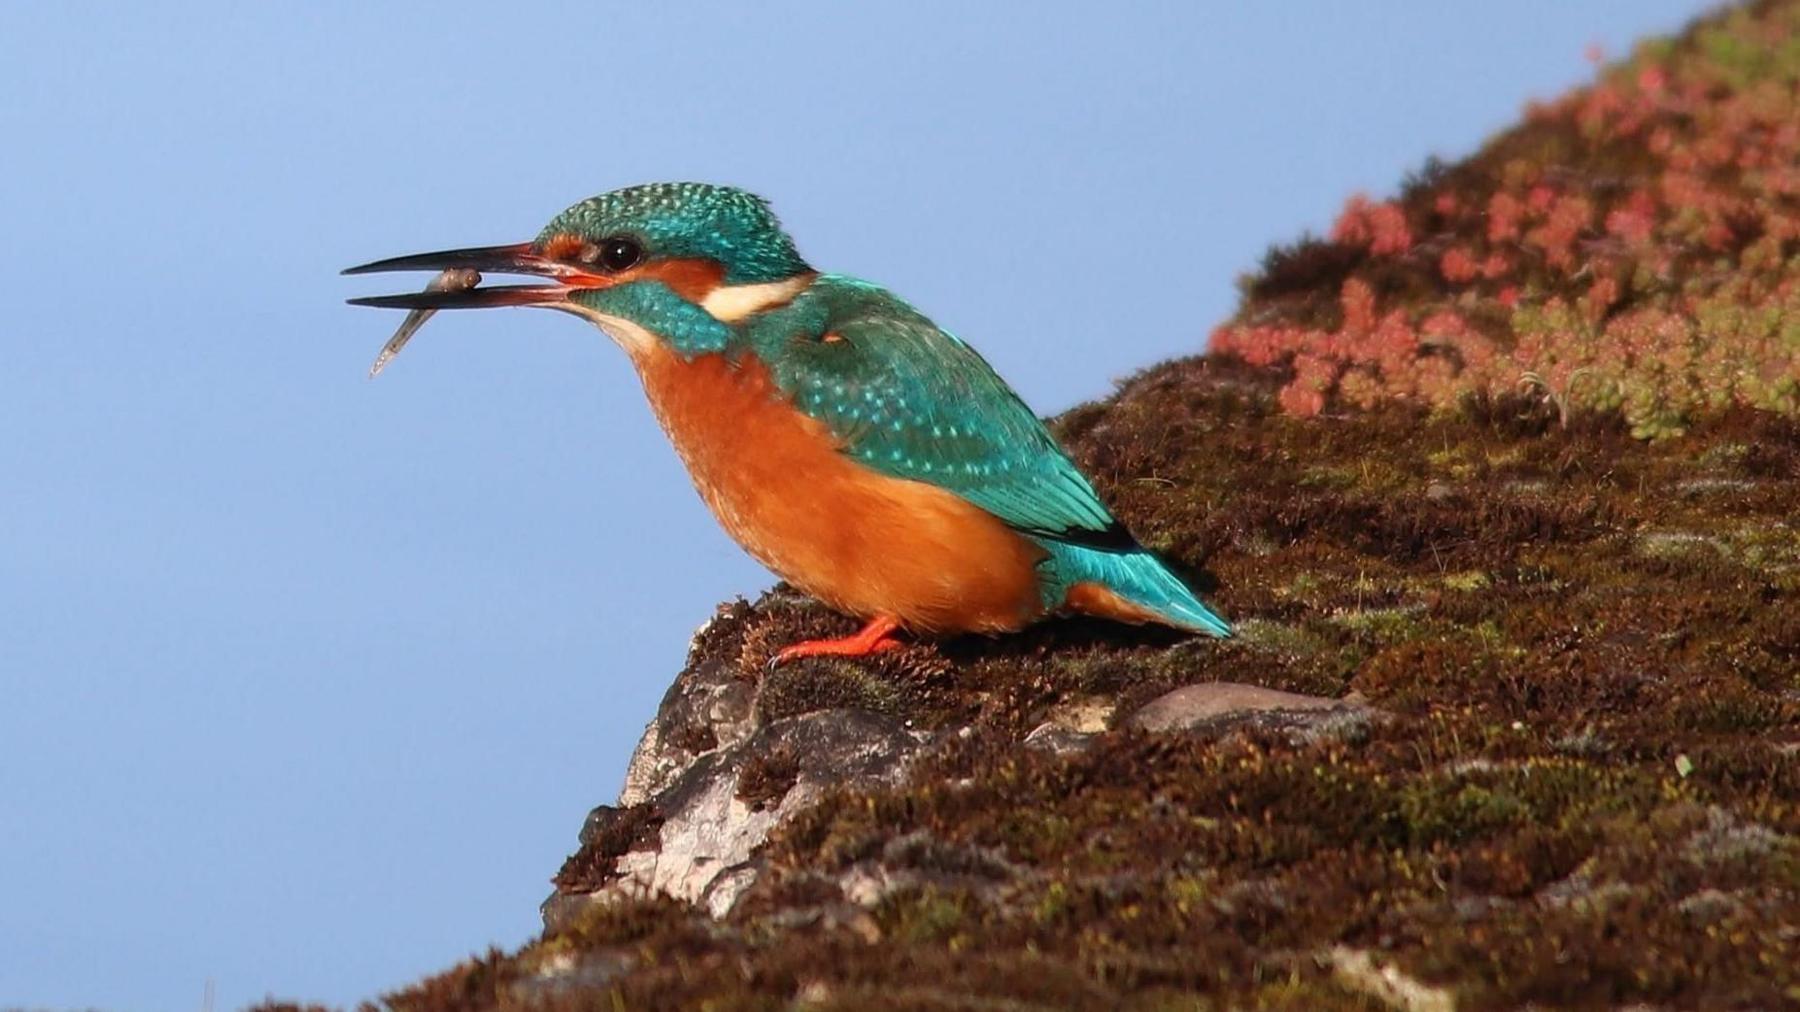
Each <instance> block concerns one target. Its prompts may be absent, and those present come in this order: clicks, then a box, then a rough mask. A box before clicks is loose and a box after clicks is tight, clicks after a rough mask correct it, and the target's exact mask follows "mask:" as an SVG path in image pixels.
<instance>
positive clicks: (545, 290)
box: [344, 242, 613, 379]
mask: <svg viewBox="0 0 1800 1012" xmlns="http://www.w3.org/2000/svg"><path fill="white" fill-rule="evenodd" d="M383 271H437V272H438V275H437V277H435V278H433V279H432V280H431V283H430V284H429V285H427V286H426V287H425V290H424V291H422V292H409V293H407V294H405V295H368V296H364V297H362V298H357V299H351V300H349V301H350V304H351V305H353V306H375V307H377V308H379V309H406V310H410V312H408V313H407V314H406V319H405V320H404V321H402V322H401V324H400V329H398V330H396V331H394V336H393V337H391V338H388V343H387V344H386V345H384V346H383V347H382V349H381V354H380V355H379V356H378V357H377V358H376V359H375V364H374V365H373V366H371V367H370V368H369V378H370V379H373V378H375V377H376V376H377V375H379V374H380V372H381V370H382V369H384V368H386V367H387V364H388V363H389V362H391V361H393V360H394V356H395V355H398V354H400V349H402V348H404V347H406V342H408V341H410V340H412V336H413V335H414V334H415V333H417V332H418V330H419V328H420V327H422V326H424V325H425V321H426V320H428V319H430V318H431V314H433V313H435V312H437V311H438V310H440V309H487V308H490V307H493V306H548V307H550V308H556V307H559V306H562V305H564V304H565V303H567V302H568V301H569V293H570V292H572V291H576V290H578V289H582V288H604V287H606V286H607V285H609V284H612V283H613V282H612V279H610V278H608V277H606V276H604V275H597V274H589V273H587V272H585V271H583V270H581V269H580V268H579V267H575V266H574V265H572V264H567V263H563V262H562V261H560V260H552V259H550V258H548V257H546V256H544V255H543V254H541V253H539V252H538V251H537V250H536V249H535V248H534V247H533V246H532V244H531V243H528V242H524V243H517V244H515V245H512V246H475V247H470V248H469V249H449V250H440V251H438V252H436V253H415V254H413V255H412V256H404V257H392V258H390V259H387V260H377V261H375V262H374V263H367V264H362V265H360V266H357V267H351V268H348V269H347V270H345V271H344V273H345V274H377V273H380V272H383ZM483 271H487V272H489V273H493V274H535V275H539V276H541V277H547V278H554V279H555V281H556V283H555V284H549V285H496V286H494V287H492V288H482V287H480V285H481V274H482V272H483Z"/></svg>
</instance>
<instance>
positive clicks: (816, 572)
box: [636, 347, 1043, 632]
mask: <svg viewBox="0 0 1800 1012" xmlns="http://www.w3.org/2000/svg"><path fill="white" fill-rule="evenodd" d="M636 365H637V367H638V373H639V375H640V377H641V378H642V379H643V382H644V392H645V393H646V394H647V395H648V396H649V398H650V406H651V407H652V408H653V409H654V410H655V412H656V417H657V419H658V420H659V421H661V422H662V426H663V429H664V431H666V432H668V434H669V439H670V441H671V442H673V443H674V444H675V449H676V452H678V453H680V454H681V459H682V461H683V462H685V463H686V464H687V467H688V472H689V473H690V474H691V475H692V476H693V479H694V487H695V488H697V489H698V490H699V492H700V496H701V498H703V499H705V500H706V504H707V505H708V506H709V507H711V508H712V511H713V513H714V515H716V516H717V517H718V518H719V523H720V524H722V525H724V527H725V529H726V531H728V532H729V533H730V534H731V536H732V537H733V538H735V539H736V540H737V542H738V543H739V544H740V545H743V546H744V549H745V550H746V551H748V552H749V553H750V554H751V555H753V556H755V557H756V559H757V560H758V561H759V562H761V563H762V564H763V565H765V566H768V567H769V568H770V569H772V570H774V571H775V572H776V573H777V574H779V575H780V576H781V577H782V578H783V579H786V580H787V581H788V582H790V583H792V584H794V585H795V586H797V587H799V588H800V589H802V590H804V591H806V592H807V593H808V594H811V595H813V596H814V597H817V598H819V599H820V600H822V601H824V602H826V603H827V604H830V605H831V606H832V607H834V608H837V609H839V610H841V611H845V612H849V613H850V614H853V615H857V616H863V617H868V616H873V615H887V616H891V617H893V618H895V619H897V620H899V621H900V622H901V623H902V624H903V625H905V626H907V627H908V628H911V629H918V630H923V631H928V632H956V631H971V632H974V631H979V632H1000V631H1005V630H1011V629H1017V628H1020V627H1021V626H1023V625H1025V624H1026V623H1028V622H1030V621H1031V620H1032V619H1033V618H1035V617H1037V616H1038V614H1040V613H1041V611H1042V604H1041V601H1040V598H1039V594H1038V583H1037V571H1036V566H1037V563H1038V561H1039V560H1040V559H1041V558H1042V557H1043V554H1042V551H1041V550H1040V549H1039V548H1038V547H1037V546H1036V545H1034V544H1032V543H1031V542H1030V541H1028V540H1026V539H1025V538H1023V537H1020V536H1019V535H1018V534H1016V533H1014V532H1013V531H1012V530H1011V529H1010V528H1008V527H1007V526H1006V525H1005V524H1002V523H1001V522H1000V521H999V520H997V519H995V518H994V517H993V516H992V515H991V514H989V513H987V512H986V511H984V510H981V509H979V508H977V507H975V506H973V505H970V504H969V503H968V502H966V501H965V500H963V499H961V498H958V497H957V496H955V495H953V494H951V493H949V492H946V491H944V490H943V489H940V488H937V487H936V486H933V485H928V484H925V483H923V482H916V481H906V480H904V479H899V478H891V477H888V476H886V475H883V474H881V473H879V472H877V471H874V470H872V469H870V468H867V467H864V466H863V465H861V464H859V463H857V462H855V461H853V460H851V459H850V458H849V457H846V456H845V455H844V454H842V453H840V452H838V446H837V444H836V443H835V442H834V441H833V438H832V436H831V434H830V432H829V431H828V430H827V429H826V428H825V426H824V425H823V424H821V423H819V422H818V421H816V420H814V419H812V418H809V417H807V416H806V415H805V414H803V413H801V412H800V411H799V410H798V409H796V408H794V407H793V406H792V405H791V404H790V403H789V402H788V401H787V399H786V398H785V396H784V395H783V394H782V393H781V391H780V390H779V388H777V387H776V386H775V384H774V381H773V379H772V378H771V377H770V375H769V372H768V369H767V367H765V366H764V365H762V364H761V363H760V362H757V361H755V360H753V359H746V360H744V361H741V362H738V363H736V364H733V363H731V362H729V361H727V360H726V358H725V357H724V356H723V355H703V356H700V357H698V358H695V359H693V360H692V361H686V362H684V361H682V360H681V359H680V358H679V357H678V356H676V355H674V354H673V353H672V352H670V351H668V350H667V349H663V348H660V347H659V348H657V349H654V350H651V351H648V352H646V353H645V354H642V355H640V356H638V357H637V361H636Z"/></svg>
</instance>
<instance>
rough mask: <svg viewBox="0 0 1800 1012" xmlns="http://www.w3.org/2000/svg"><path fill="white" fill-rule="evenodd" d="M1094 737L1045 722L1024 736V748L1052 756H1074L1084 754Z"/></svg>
mask: <svg viewBox="0 0 1800 1012" xmlns="http://www.w3.org/2000/svg"><path fill="white" fill-rule="evenodd" d="M1093 742H1094V735H1092V734H1083V733H1082V732H1080V731H1071V730H1069V729H1068V728H1066V727H1063V726H1062V725H1060V724H1054V723H1051V722H1050V721H1045V722H1044V723H1042V724H1039V725H1038V726H1037V727H1034V728H1032V729H1031V733H1030V734H1027V735H1026V736H1025V742H1024V744H1025V747H1026V748H1029V749H1037V750H1039V751H1043V752H1049V753H1051V754H1052V755H1075V754H1077V753H1080V752H1085V751H1087V750H1088V748H1089V747H1091V746H1092V745H1093Z"/></svg>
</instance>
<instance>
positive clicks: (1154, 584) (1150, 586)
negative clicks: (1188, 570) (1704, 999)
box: [1040, 541, 1231, 637]
mask: <svg viewBox="0 0 1800 1012" xmlns="http://www.w3.org/2000/svg"><path fill="white" fill-rule="evenodd" d="M1040 543H1041V544H1043V546H1044V548H1045V550H1047V551H1048V552H1049V553H1050V559H1049V561H1048V566H1049V568H1050V570H1051V572H1052V573H1053V574H1054V581H1053V582H1054V584H1055V585H1056V586H1055V588H1054V590H1053V591H1052V588H1050V587H1046V590H1047V591H1052V592H1053V593H1054V595H1055V600H1054V604H1055V605H1058V606H1066V607H1069V608H1072V609H1074V610H1076V611H1081V612H1086V613H1089V614H1098V615H1102V616H1104V617H1107V618H1115V619H1122V620H1124V621H1127V622H1144V621H1155V622H1162V623H1164V624H1166V625H1172V626H1175V627H1176V628H1178V629H1189V630H1192V631H1194V632H1203V633H1207V634H1208V635H1211V636H1220V637H1224V636H1230V635H1231V623H1229V622H1227V621H1225V620H1224V619H1222V618H1220V617H1219V616H1218V615H1216V614H1214V613H1213V611H1212V609H1210V608H1208V607H1207V606H1206V605H1204V604H1202V603H1201V602H1200V599H1199V598H1198V597H1196V596H1194V592H1193V591H1192V590H1190V589H1188V585H1187V584H1185V583H1183V582H1182V581H1181V578H1180V577H1178V576H1176V575H1175V574H1174V573H1172V572H1170V571H1169V567H1167V566H1165V565H1163V563H1162V561H1161V560H1159V559H1158V558H1157V557H1156V556H1154V555H1152V554H1150V552H1148V551H1146V550H1145V549H1143V548H1135V549H1131V550H1127V551H1123V552H1111V551H1106V550H1104V549H1097V548H1086V547H1083V546H1081V545H1071V544H1066V543H1063V542H1056V541H1045V542H1040ZM1046 596H1050V595H1049V594H1047V595H1046Z"/></svg>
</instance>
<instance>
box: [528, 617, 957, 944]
mask: <svg viewBox="0 0 1800 1012" xmlns="http://www.w3.org/2000/svg"><path fill="white" fill-rule="evenodd" d="M744 607H745V606H743V605H742V604H741V603H740V604H738V605H734V606H732V607H731V608H727V609H722V610H721V612H720V615H719V616H716V617H715V619H714V621H713V622H709V623H708V624H707V625H706V626H703V627H702V628H701V629H700V631H699V632H697V633H696V634H695V636H694V641H693V644H692V646H691V648H690V652H689V660H688V665H687V668H686V669H685V670H683V672H682V673H681V675H680V676H679V677H678V678H677V679H676V680H675V684H674V685H672V686H670V688H669V691H668V693H667V694H665V695H664V697H663V701H662V705H661V706H660V707H659V708H658V710H657V714H656V719H655V720H653V721H651V723H650V725H649V726H648V727H646V728H645V729H644V735H643V738H642V739H641V740H640V741H639V742H638V746H637V748H636V750H635V751H634V752H633V753H632V757H631V764H630V766H629V767H628V768H627V771H626V775H625V787H624V789H623V790H622V791H621V792H620V794H619V802H618V804H617V805H616V806H614V805H601V806H599V807H597V808H595V809H594V810H593V811H592V812H591V813H589V815H588V819H587V822H586V823H585V824H584V826H583V828H582V832H581V837H580V840H581V849H580V850H579V851H578V852H577V853H576V854H575V855H573V856H572V857H570V858H569V860H568V862H566V863H565V864H564V867H563V871H562V873H561V874H559V875H558V876H557V892H556V893H555V894H553V895H552V896H550V897H549V898H548V899H546V900H545V901H544V904H543V905H542V907H541V908H540V910H541V913H542V915H543V918H544V923H545V926H546V927H548V928H550V929H551V930H556V929H558V928H561V927H566V926H568V925H570V924H572V923H573V922H574V920H575V919H576V918H577V917H578V916H579V915H580V914H581V912H582V911H584V910H586V909H587V908H588V907H589V906H591V905H592V904H594V903H597V902H610V901H614V900H617V899H639V898H645V897H648V896H652V895H656V894H663V895H667V896H670V897H673V898H675V899H679V900H684V901H687V902H692V903H697V904H700V905H701V906H703V907H704V908H705V909H706V910H708V911H709V912H711V913H712V914H713V915H714V916H723V915H724V914H725V913H726V912H728V911H729V910H730V909H731V907H732V905H733V904H734V903H736V901H737V898H738V897H739V896H740V895H742V894H743V892H744V890H746V889H748V888H749V887H750V886H751V885H752V884H754V883H755V881H756V878H757V873H758V871H759V868H758V867H757V865H756V863H755V862H753V861H752V860H751V854H752V852H753V851H754V850H755V849H756V848H757V847H758V846H760V845H761V844H762V842H763V841H764V840H765V839H767V838H768V835H769V830H770V829H771V828H773V827H774V826H775V825H777V824H779V823H781V822H783V821H785V820H786V819H788V818H790V817H791V816H792V815H793V814H794V813H796V812H798V811H800V810H802V809H805V808H806V807H808V806H810V805H811V804H812V803H813V802H814V801H816V800H817V799H818V797H819V796H820V795H821V794H822V793H824V792H825V791H826V790H828V789H830V788H833V787H838V786H844V785H852V786H858V787H864V788H873V787H879V786H882V785H891V784H896V783H898V782H900V780H901V778H902V777H903V776H904V775H905V773H906V770H907V766H908V764H909V762H910V760H911V759H912V758H913V756H914V755H915V754H916V753H917V752H918V750H919V749H920V748H921V747H922V746H923V745H924V744H925V742H926V741H928V740H929V739H930V736H929V735H926V734H923V733H915V732H912V731H910V730H908V729H907V727H906V726H905V724H904V722H903V721H901V720H899V719H897V718H894V717H891V716H887V715H884V714H881V713H875V712H871V711H869V710H864V709H850V708H842V707H840V708H833V709H821V710H815V711H813V712H810V713H804V714H799V715H796V716H789V717H781V718H777V719H772V720H770V719H765V717H764V716H763V715H762V714H761V713H759V710H758V705H757V704H758V702H759V695H760V691H761V689H762V687H763V685H764V684H765V682H764V680H757V679H753V678H750V677H746V675H745V673H744V669H745V666H744V665H743V664H742V663H741V652H740V651H738V650H734V649H731V648H732V646H733V645H734V644H732V643H715V642H713V640H714V639H715V638H716V637H715V636H714V633H715V625H716V624H718V621H719V619H720V618H726V617H740V613H741V611H742V609H743V608H744ZM726 624H727V625H732V626H734V627H736V631H737V633H738V634H740V635H741V632H742V630H741V623H726Z"/></svg>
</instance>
